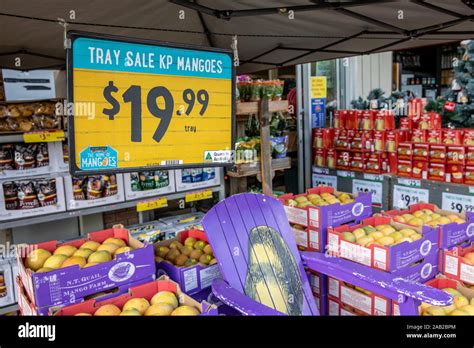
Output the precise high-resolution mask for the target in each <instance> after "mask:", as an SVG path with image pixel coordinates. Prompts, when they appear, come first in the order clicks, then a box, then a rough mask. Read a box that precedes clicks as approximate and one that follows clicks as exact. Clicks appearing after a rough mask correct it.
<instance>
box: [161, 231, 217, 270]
mask: <svg viewBox="0 0 474 348" xmlns="http://www.w3.org/2000/svg"><path fill="white" fill-rule="evenodd" d="M155 261H156V262H167V263H170V264H172V265H174V266H176V267H191V266H195V265H200V266H202V267H207V266H209V265H214V264H215V263H217V260H216V258H215V257H214V253H213V252H212V248H211V246H210V245H209V243H207V242H206V241H204V240H199V239H197V238H194V237H187V238H186V239H185V240H184V242H183V243H181V242H180V241H179V240H178V239H172V240H171V239H170V240H167V241H163V242H160V243H157V244H155Z"/></svg>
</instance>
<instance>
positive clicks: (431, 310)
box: [392, 276, 474, 316]
mask: <svg viewBox="0 0 474 348" xmlns="http://www.w3.org/2000/svg"><path fill="white" fill-rule="evenodd" d="M425 285H429V286H432V287H434V288H436V289H441V290H443V291H445V292H447V293H448V294H450V295H451V296H453V304H451V305H449V306H434V305H430V304H428V303H424V302H422V303H421V305H420V306H419V307H418V313H419V315H422V316H443V315H449V316H459V315H461V316H471V315H474V290H473V289H470V288H468V287H466V286H464V285H463V284H462V283H461V282H459V281H456V280H453V279H447V278H444V277H443V276H440V277H438V278H435V279H431V280H430V281H428V282H426V283H425ZM392 308H393V309H392V312H393V315H400V308H399V306H398V303H395V302H393V307H392Z"/></svg>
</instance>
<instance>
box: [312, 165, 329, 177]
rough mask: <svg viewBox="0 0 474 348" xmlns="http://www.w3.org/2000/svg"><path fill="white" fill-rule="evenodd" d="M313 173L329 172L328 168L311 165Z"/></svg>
mask: <svg viewBox="0 0 474 348" xmlns="http://www.w3.org/2000/svg"><path fill="white" fill-rule="evenodd" d="M313 173H316V174H326V175H327V174H329V168H321V167H315V166H313Z"/></svg>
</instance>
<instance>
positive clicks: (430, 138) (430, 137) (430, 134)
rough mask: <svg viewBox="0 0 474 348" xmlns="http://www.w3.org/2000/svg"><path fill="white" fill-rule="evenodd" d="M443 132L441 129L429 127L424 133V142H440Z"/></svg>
mask: <svg viewBox="0 0 474 348" xmlns="http://www.w3.org/2000/svg"><path fill="white" fill-rule="evenodd" d="M442 140H443V132H442V131H441V129H429V130H428V131H427V135H426V142H427V143H430V144H441V141H442Z"/></svg>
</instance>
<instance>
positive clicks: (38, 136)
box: [23, 129, 64, 143]
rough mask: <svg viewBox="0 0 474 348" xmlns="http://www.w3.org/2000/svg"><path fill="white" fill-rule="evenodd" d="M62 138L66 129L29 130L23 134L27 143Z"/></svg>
mask: <svg viewBox="0 0 474 348" xmlns="http://www.w3.org/2000/svg"><path fill="white" fill-rule="evenodd" d="M62 140H64V131H63V130H59V129H56V130H44V131H38V132H29V133H24V134H23V141H24V142H25V143H42V142H53V141H62Z"/></svg>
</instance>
